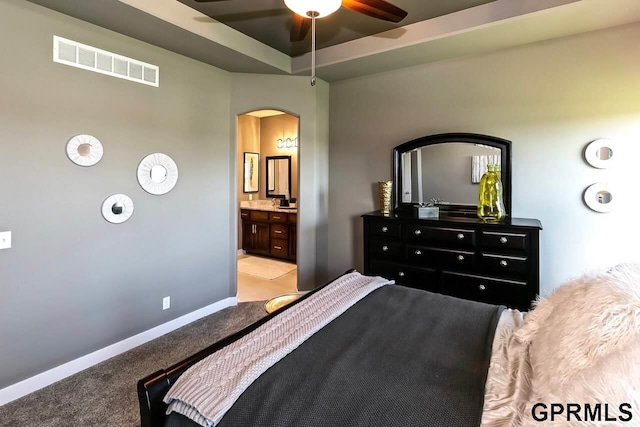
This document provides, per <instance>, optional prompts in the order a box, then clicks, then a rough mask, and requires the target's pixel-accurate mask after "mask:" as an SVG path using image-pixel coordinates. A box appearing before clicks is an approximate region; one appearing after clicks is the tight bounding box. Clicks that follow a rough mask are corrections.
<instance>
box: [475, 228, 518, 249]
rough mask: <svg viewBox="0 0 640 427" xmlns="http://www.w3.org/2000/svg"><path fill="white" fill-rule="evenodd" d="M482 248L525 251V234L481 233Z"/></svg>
mask: <svg viewBox="0 0 640 427" xmlns="http://www.w3.org/2000/svg"><path fill="white" fill-rule="evenodd" d="M481 234H482V247H483V248H506V249H515V250H520V251H524V250H526V249H527V247H528V246H527V243H528V242H527V234H526V233H497V232H492V231H481Z"/></svg>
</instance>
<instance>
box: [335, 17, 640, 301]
mask: <svg viewBox="0 0 640 427" xmlns="http://www.w3.org/2000/svg"><path fill="white" fill-rule="evenodd" d="M639 39H640V24H634V25H628V26H623V27H617V28H613V29H609V30H604V31H599V32H592V33H586V34H583V35H579V36H572V37H568V38H562V39H556V40H551V41H546V42H541V43H535V44H531V45H527V46H523V47H520V48H514V49H509V50H503V51H499V52H495V53H491V54H485V55H478V56H472V57H466V58H460V59H456V60H450V61H443V62H439V63H434V64H429V65H423V66H417V67H412V68H406V69H402V70H397V71H392V72H388V73H383V74H378V75H371V76H367V77H362V78H357V79H351V80H345V81H342V82H337V83H332V84H331V102H330V114H331V128H330V130H331V133H330V141H331V145H330V150H329V153H330V159H329V160H330V165H329V166H330V171H331V175H330V185H329V194H330V200H329V201H330V203H329V206H330V211H329V219H330V221H329V223H330V229H329V241H330V242H331V245H330V248H331V250H330V252H329V273H330V274H335V273H338V272H341V271H342V270H344V269H345V268H347V267H351V266H355V267H358V268H362V223H361V220H360V215H361V214H362V213H365V212H368V211H372V210H374V209H378V208H379V206H378V203H377V191H376V187H375V186H376V182H377V181H382V180H387V179H391V177H392V176H391V174H392V172H391V164H392V158H391V152H392V149H393V147H394V146H395V145H398V144H400V143H403V142H405V141H409V140H411V139H414V138H417V137H420V136H424V135H430V134H436V133H443V132H474V133H480V134H488V135H495V136H498V137H502V138H505V139H509V140H511V141H513V213H514V216H518V217H532V218H539V219H540V220H541V221H542V224H543V226H544V230H543V232H542V234H541V239H542V240H541V245H542V247H541V287H542V292H543V293H546V292H548V291H549V290H551V289H553V288H554V287H556V286H558V285H559V284H560V283H562V282H563V281H564V280H566V279H567V278H569V277H571V276H575V275H578V274H581V273H582V272H584V271H588V270H591V269H593V268H596V267H599V266H604V265H607V264H611V263H615V262H620V261H628V260H635V261H640V251H638V250H637V247H636V246H637V242H638V241H640V228H638V227H636V226H635V224H637V219H636V217H637V212H638V208H639V207H640V206H639V205H640V203H639V202H638V201H639V200H640V198H639V197H638V191H637V183H638V182H640V168H638V167H637V165H636V163H637V159H638V158H639V155H640V143H639V142H638V138H639V137H640V101H639V100H640V78H638V76H640V56H639V55H638V50H637V40H639ZM603 137H608V138H613V139H614V141H615V142H616V143H617V148H616V156H617V159H618V160H619V162H618V164H617V166H616V167H614V168H613V169H611V170H597V169H594V168H591V167H590V166H588V165H587V164H586V163H585V162H584V161H583V160H582V152H583V149H584V147H585V145H586V144H587V143H588V142H590V141H592V140H594V139H597V138H603ZM600 180H602V181H609V182H610V183H611V185H613V186H614V188H615V190H614V191H615V196H614V197H615V200H616V203H617V207H616V210H615V211H614V212H612V213H610V214H598V213H595V212H592V211H590V210H589V209H587V208H586V207H585V206H584V204H583V202H582V193H583V191H584V189H585V188H586V187H587V186H588V185H590V184H592V183H594V182H596V181H600Z"/></svg>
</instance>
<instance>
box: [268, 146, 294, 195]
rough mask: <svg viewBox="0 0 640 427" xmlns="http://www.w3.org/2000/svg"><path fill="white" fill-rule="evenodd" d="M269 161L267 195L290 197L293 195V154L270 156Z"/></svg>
mask: <svg viewBox="0 0 640 427" xmlns="http://www.w3.org/2000/svg"><path fill="white" fill-rule="evenodd" d="M266 161H267V168H266V169H267V179H266V180H265V182H266V183H267V192H266V194H267V197H271V198H279V199H289V197H290V196H291V156H269V157H267V158H266Z"/></svg>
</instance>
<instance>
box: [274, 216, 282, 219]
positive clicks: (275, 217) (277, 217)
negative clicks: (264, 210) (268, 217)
mask: <svg viewBox="0 0 640 427" xmlns="http://www.w3.org/2000/svg"><path fill="white" fill-rule="evenodd" d="M280 218H281V217H279V216H274V217H273V219H280Z"/></svg>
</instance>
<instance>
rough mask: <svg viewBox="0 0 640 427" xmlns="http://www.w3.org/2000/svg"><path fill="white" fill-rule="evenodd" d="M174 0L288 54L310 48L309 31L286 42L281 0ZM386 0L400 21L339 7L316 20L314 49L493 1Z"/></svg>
mask: <svg viewBox="0 0 640 427" xmlns="http://www.w3.org/2000/svg"><path fill="white" fill-rule="evenodd" d="M177 1H180V2H181V3H183V4H185V5H187V6H189V7H191V8H193V9H195V10H197V11H199V12H201V13H203V14H204V15H207V16H210V17H211V18H213V19H215V20H217V21H220V22H222V23H224V24H226V25H228V26H230V27H232V28H235V29H236V30H238V31H240V32H241V33H243V34H246V35H248V36H249V37H252V38H254V39H256V40H259V41H261V42H262V43H264V44H266V45H268V46H271V47H272V48H274V49H277V50H279V51H280V52H283V53H285V54H287V55H289V56H298V55H301V54H303V53H305V52H309V51H310V50H311V34H309V35H307V37H306V39H305V40H303V41H300V42H297V43H291V42H290V41H289V28H290V23H291V16H292V14H293V12H291V11H290V10H289V9H287V7H286V6H285V5H284V1H283V0H229V1H217V2H211V3H198V2H196V1H195V0H177ZM388 1H389V2H391V3H393V4H394V5H395V6H398V7H399V8H401V9H404V10H406V11H407V12H408V13H409V14H408V15H407V17H406V18H405V19H404V20H403V21H402V22H400V23H398V24H394V23H391V22H385V21H382V20H379V19H375V18H371V17H369V16H365V15H362V14H360V13H356V12H353V11H351V10H348V9H346V8H341V9H340V10H338V11H337V12H336V13H334V14H332V15H330V16H328V17H326V18H323V19H319V20H318V21H317V27H316V29H317V34H318V41H317V47H318V49H322V48H325V47H328V46H334V45H337V44H340V43H344V42H346V41H350V40H355V39H358V38H361V37H366V36H370V35H372V34H378V33H382V32H383V31H387V30H391V29H393V28H398V27H401V26H404V25H408V24H413V23H416V22H420V21H426V20H428V19H431V18H435V17H438V16H443V15H448V14H450V13H453V12H458V11H460V10H464V9H468V8H471V7H474V6H479V5H481V4H486V3H491V2H492V1H494V0H388Z"/></svg>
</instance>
